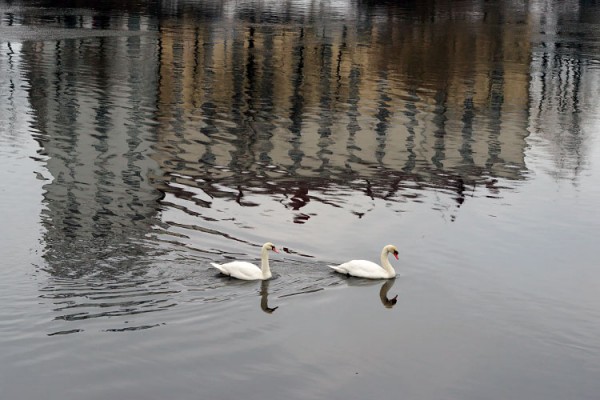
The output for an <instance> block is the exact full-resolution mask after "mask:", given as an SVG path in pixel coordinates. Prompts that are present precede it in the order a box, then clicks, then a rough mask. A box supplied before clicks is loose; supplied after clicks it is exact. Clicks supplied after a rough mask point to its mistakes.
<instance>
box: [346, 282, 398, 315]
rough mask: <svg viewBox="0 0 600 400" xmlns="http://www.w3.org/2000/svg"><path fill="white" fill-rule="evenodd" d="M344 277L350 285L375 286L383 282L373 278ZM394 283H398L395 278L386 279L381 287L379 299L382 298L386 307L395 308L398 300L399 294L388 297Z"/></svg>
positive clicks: (382, 302)
mask: <svg viewBox="0 0 600 400" xmlns="http://www.w3.org/2000/svg"><path fill="white" fill-rule="evenodd" d="M344 279H345V280H346V283H347V284H348V286H374V285H376V284H378V283H379V282H381V281H376V280H371V279H361V278H354V277H345V278H344ZM394 283H396V279H395V278H392V279H386V280H385V281H384V282H383V285H381V288H380V289H379V300H381V304H383V306H384V307H385V308H393V307H394V306H395V305H396V303H397V302H398V295H395V296H394V297H392V298H389V297H388V292H389V291H390V289H391V288H392V286H394Z"/></svg>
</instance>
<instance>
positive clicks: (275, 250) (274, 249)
mask: <svg viewBox="0 0 600 400" xmlns="http://www.w3.org/2000/svg"><path fill="white" fill-rule="evenodd" d="M271 250H273V251H274V252H275V253H279V251H277V249H276V248H275V246H273V248H272V249H271Z"/></svg>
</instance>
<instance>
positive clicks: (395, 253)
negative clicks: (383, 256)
mask: <svg viewBox="0 0 600 400" xmlns="http://www.w3.org/2000/svg"><path fill="white" fill-rule="evenodd" d="M394 257H396V260H397V259H398V252H397V251H395V252H394Z"/></svg>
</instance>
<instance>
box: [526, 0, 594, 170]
mask: <svg viewBox="0 0 600 400" xmlns="http://www.w3.org/2000/svg"><path fill="white" fill-rule="evenodd" d="M584 6H585V5H584V4H583V3H581V2H579V1H564V2H554V1H543V0H539V1H535V2H533V3H532V4H531V5H530V7H531V8H532V9H533V10H535V11H536V13H534V15H535V16H536V18H535V19H534V20H533V21H532V24H533V25H534V26H535V28H536V31H537V32H540V34H539V43H536V45H535V47H534V48H533V49H532V56H531V65H530V68H531V83H530V87H529V93H530V98H531V113H530V121H529V125H530V128H531V130H532V132H534V133H536V135H539V136H540V137H542V138H543V139H544V140H545V141H546V144H547V145H548V146H549V147H550V148H551V150H550V152H549V155H550V156H551V157H553V158H554V163H555V166H556V170H555V172H553V173H555V174H558V175H572V174H574V175H577V174H578V173H579V172H580V170H581V169H582V165H583V164H585V162H586V155H585V152H586V149H587V146H585V145H584V142H585V141H586V140H587V137H586V135H585V134H584V127H583V126H582V122H583V121H584V120H585V115H586V112H587V110H589V109H593V107H596V106H597V104H598V101H597V97H598V96H597V94H598V91H599V89H600V88H599V82H600V81H599V80H598V79H597V78H594V77H593V76H592V74H593V73H595V71H597V69H596V68H590V66H589V65H588V63H586V61H585V58H586V53H587V52H588V51H589V54H594V55H595V54H597V52H598V50H597V48H593V47H596V46H595V45H594V44H591V43H595V42H596V39H595V37H596V35H597V32H596V29H595V23H596V20H595V16H594V14H593V13H587V12H586V10H585V8H584ZM586 19H589V21H588V23H587V24H585V22H586V21H585V20H586ZM571 21H578V22H579V23H582V24H581V27H582V28H585V27H589V32H585V31H583V32H582V34H581V35H577V36H574V37H569V36H568V33H567V34H564V35H562V36H561V32H563V31H564V32H569V31H570V29H571V28H570V24H571ZM542 33H543V34H542ZM588 35H589V37H593V38H594V39H593V40H587V38H586V36H588ZM557 38H561V40H560V42H559V41H557ZM586 46H592V48H591V49H586ZM584 82H585V84H584Z"/></svg>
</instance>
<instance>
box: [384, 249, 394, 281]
mask: <svg viewBox="0 0 600 400" xmlns="http://www.w3.org/2000/svg"><path fill="white" fill-rule="evenodd" d="M381 266H382V267H383V269H384V270H385V272H387V273H388V276H389V277H390V278H392V277H394V276H396V271H395V270H394V267H392V264H390V260H388V252H387V250H386V249H383V250H382V251H381Z"/></svg>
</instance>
